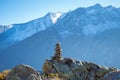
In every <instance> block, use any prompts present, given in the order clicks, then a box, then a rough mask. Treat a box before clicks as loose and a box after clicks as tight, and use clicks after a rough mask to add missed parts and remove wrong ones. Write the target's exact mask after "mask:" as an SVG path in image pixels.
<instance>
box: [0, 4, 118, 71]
mask: <svg viewBox="0 0 120 80" xmlns="http://www.w3.org/2000/svg"><path fill="white" fill-rule="evenodd" d="M33 21H34V20H33ZM48 21H49V20H48ZM48 21H47V19H45V22H46V24H47V23H48ZM40 22H41V21H40ZM30 23H31V22H29V24H30ZM25 24H28V23H25ZM119 25H120V8H115V7H113V6H107V7H102V6H101V5H100V4H96V5H94V6H90V7H86V8H77V9H76V10H73V11H70V12H68V13H66V14H63V15H62V16H61V17H59V18H57V21H56V22H55V23H54V22H52V21H51V25H50V26H48V27H44V28H42V29H41V27H40V26H39V28H38V29H36V26H37V24H36V26H34V28H33V29H32V27H33V26H31V25H29V26H23V27H20V28H18V29H17V30H16V29H15V28H16V27H13V28H11V29H10V30H8V31H6V32H5V33H3V34H4V36H2V39H3V38H6V39H7V38H8V37H7V36H11V38H12V39H13V40H12V41H14V40H15V41H17V40H20V42H17V43H14V45H12V46H10V47H9V48H6V49H4V50H2V51H0V59H1V60H0V67H1V68H0V69H1V70H2V69H6V68H11V67H13V66H15V65H16V64H20V63H25V64H29V65H32V66H33V67H35V68H37V69H38V70H39V69H40V65H42V64H43V62H44V60H45V59H46V58H50V57H49V56H50V55H52V54H54V51H53V48H54V45H55V44H56V42H61V45H62V47H63V50H64V52H63V55H64V56H67V57H74V58H76V59H79V60H86V61H92V62H95V63H97V64H101V65H106V66H115V67H118V68H119V67H120V66H119V65H120V62H119V55H120V54H119V53H120V37H119V35H120V26H119ZM26 28H27V29H26ZM13 29H15V31H14V30H13ZM11 30H13V31H11ZM34 30H35V33H33V34H31V31H34ZM37 30H38V31H37ZM22 31H23V32H22ZM24 31H26V32H27V31H28V35H29V37H28V36H27V37H26V35H27V33H26V32H24ZM7 33H9V34H7ZM14 33H15V34H16V33H17V34H18V35H14ZM5 34H6V35H5ZM1 35H2V34H1ZM13 35H14V36H13ZM19 35H20V36H19ZM24 36H25V37H24ZM0 38H1V36H0ZM9 39H10V37H9ZM8 41H10V40H6V42H7V43H8V44H10V42H8ZM12 41H11V42H12ZM2 46H4V45H2Z"/></svg>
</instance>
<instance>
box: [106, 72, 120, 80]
mask: <svg viewBox="0 0 120 80" xmlns="http://www.w3.org/2000/svg"><path fill="white" fill-rule="evenodd" d="M104 80H120V71H113V72H110V73H108V74H106V75H105V76H104Z"/></svg>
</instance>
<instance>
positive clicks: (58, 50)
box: [52, 43, 62, 60]
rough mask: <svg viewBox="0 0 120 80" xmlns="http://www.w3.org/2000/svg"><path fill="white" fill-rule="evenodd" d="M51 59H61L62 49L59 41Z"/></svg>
mask: <svg viewBox="0 0 120 80" xmlns="http://www.w3.org/2000/svg"><path fill="white" fill-rule="evenodd" d="M52 60H62V49H61V47H60V43H57V44H56V48H55V54H54V56H52Z"/></svg>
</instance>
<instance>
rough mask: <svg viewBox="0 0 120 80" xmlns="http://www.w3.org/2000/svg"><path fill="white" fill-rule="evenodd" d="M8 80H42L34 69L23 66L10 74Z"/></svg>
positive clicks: (19, 66)
mask: <svg viewBox="0 0 120 80" xmlns="http://www.w3.org/2000/svg"><path fill="white" fill-rule="evenodd" d="M6 80H41V76H40V74H39V72H37V71H36V70H34V69H33V68H32V67H30V66H28V65H23V64H21V65H17V66H16V67H14V68H13V69H12V70H11V71H10V72H9V73H8V75H7V77H6Z"/></svg>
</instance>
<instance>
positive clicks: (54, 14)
mask: <svg viewBox="0 0 120 80" xmlns="http://www.w3.org/2000/svg"><path fill="white" fill-rule="evenodd" d="M61 15H62V12H56V13H51V15H50V17H51V20H52V22H53V23H56V22H57V20H58V18H60V17H61Z"/></svg>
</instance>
